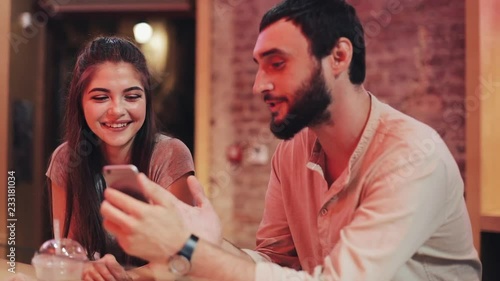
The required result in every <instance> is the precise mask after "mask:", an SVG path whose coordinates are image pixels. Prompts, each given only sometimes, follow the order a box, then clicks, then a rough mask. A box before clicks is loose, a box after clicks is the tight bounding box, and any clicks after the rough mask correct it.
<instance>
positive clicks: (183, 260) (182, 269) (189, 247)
mask: <svg viewBox="0 0 500 281" xmlns="http://www.w3.org/2000/svg"><path fill="white" fill-rule="evenodd" d="M196 244H198V237H197V236H196V235H194V234H191V236H190V237H189V239H188V240H187V241H186V243H185V244H184V246H183V247H182V249H181V250H180V251H179V252H178V253H177V254H175V255H173V256H171V257H170V258H169V259H168V268H169V270H170V272H171V273H173V274H174V275H175V276H178V277H180V276H184V275H186V274H188V272H189V270H191V256H192V255H193V252H194V248H196Z"/></svg>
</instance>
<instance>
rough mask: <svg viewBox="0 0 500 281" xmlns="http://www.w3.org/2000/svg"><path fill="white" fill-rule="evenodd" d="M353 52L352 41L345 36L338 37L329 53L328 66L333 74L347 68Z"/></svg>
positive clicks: (337, 73)
mask: <svg viewBox="0 0 500 281" xmlns="http://www.w3.org/2000/svg"><path fill="white" fill-rule="evenodd" d="M352 54H353V47H352V43H351V41H350V40H349V39H347V38H345V37H340V38H339V40H338V41H337V44H335V46H333V49H332V52H331V54H330V67H331V69H332V72H333V74H334V75H335V76H337V75H340V74H341V73H342V72H344V71H346V70H348V69H349V65H350V64H351V60H352Z"/></svg>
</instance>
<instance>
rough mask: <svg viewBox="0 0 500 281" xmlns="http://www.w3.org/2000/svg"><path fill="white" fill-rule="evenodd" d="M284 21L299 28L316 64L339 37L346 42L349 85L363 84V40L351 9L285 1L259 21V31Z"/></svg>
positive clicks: (324, 0)
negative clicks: (349, 56) (349, 50)
mask: <svg viewBox="0 0 500 281" xmlns="http://www.w3.org/2000/svg"><path fill="white" fill-rule="evenodd" d="M281 19H286V20H289V21H291V22H292V23H294V24H295V25H296V26H298V27H300V29H301V30H302V33H303V34H304V36H305V37H306V38H307V39H308V41H309V43H310V46H311V47H310V48H311V49H310V51H311V53H312V55H314V56H315V57H316V58H317V59H318V60H320V59H322V58H324V57H326V56H328V55H330V54H331V51H332V49H333V47H334V46H335V44H336V43H337V41H338V40H339V38H340V37H345V38H347V39H349V40H350V41H351V43H352V45H353V48H354V51H353V56H352V61H351V65H350V66H349V79H350V80H351V83H353V84H357V85H360V84H362V83H363V81H364V80H365V75H366V62H365V39H364V31H363V26H362V25H361V22H360V20H359V18H358V16H357V15H356V10H355V9H354V7H352V6H351V5H349V4H348V3H346V2H345V0H285V1H283V2H281V3H280V4H278V5H276V6H275V7H273V8H272V9H271V10H269V11H267V13H266V14H265V15H264V16H263V17H262V21H261V22H260V28H259V31H260V32H262V31H263V30H264V29H266V28H267V27H268V26H270V25H271V24H273V23H275V22H277V21H279V20H281Z"/></svg>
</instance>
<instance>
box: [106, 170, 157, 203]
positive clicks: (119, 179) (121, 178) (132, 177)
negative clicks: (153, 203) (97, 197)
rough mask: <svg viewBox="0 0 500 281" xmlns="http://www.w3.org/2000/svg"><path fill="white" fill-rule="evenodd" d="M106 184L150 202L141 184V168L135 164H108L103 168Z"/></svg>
mask: <svg viewBox="0 0 500 281" xmlns="http://www.w3.org/2000/svg"><path fill="white" fill-rule="evenodd" d="M102 174H103V176H104V180H105V181H106V186H107V187H110V188H114V189H117V190H119V191H121V192H123V193H125V194H128V195H130V196H132V197H134V198H135V199H138V200H141V201H144V202H146V203H147V202H149V200H147V199H146V197H144V195H143V192H142V189H141V186H140V185H139V170H138V169H137V167H136V166H134V165H107V166H104V167H103V168H102Z"/></svg>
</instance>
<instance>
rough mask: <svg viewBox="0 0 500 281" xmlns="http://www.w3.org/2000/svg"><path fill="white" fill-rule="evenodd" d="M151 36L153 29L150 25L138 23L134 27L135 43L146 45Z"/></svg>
mask: <svg viewBox="0 0 500 281" xmlns="http://www.w3.org/2000/svg"><path fill="white" fill-rule="evenodd" d="M152 36H153V28H152V27H151V25H149V24H147V23H145V22H140V23H138V24H136V25H135V26H134V37H135V41H137V43H140V44H144V43H147V42H148V41H149V40H150V39H151V37H152Z"/></svg>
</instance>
